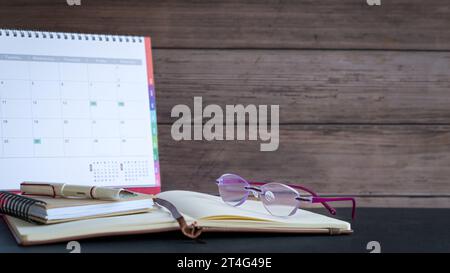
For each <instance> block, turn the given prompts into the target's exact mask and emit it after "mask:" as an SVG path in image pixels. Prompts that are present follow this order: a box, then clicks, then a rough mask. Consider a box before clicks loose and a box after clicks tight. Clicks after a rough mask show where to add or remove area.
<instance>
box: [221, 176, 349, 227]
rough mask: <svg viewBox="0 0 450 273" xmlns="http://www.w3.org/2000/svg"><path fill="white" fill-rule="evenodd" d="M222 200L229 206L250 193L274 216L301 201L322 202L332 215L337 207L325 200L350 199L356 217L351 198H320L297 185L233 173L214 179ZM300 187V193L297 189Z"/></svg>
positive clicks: (285, 213) (286, 213)
mask: <svg viewBox="0 0 450 273" xmlns="http://www.w3.org/2000/svg"><path fill="white" fill-rule="evenodd" d="M216 183H217V186H218V187H219V193H220V196H221V197H222V200H223V201H224V202H225V203H227V204H229V205H231V206H234V207H236V206H240V205H242V204H243V203H244V202H245V201H246V200H247V199H248V197H249V195H250V194H252V195H253V196H254V197H255V198H259V199H260V200H261V201H262V203H263V205H264V207H265V208H266V210H267V211H268V212H270V214H272V215H274V216H291V215H294V214H295V213H296V212H297V210H298V209H299V208H300V204H301V202H308V203H321V204H322V205H323V206H324V207H325V208H326V209H327V210H328V211H329V212H330V213H331V214H332V215H335V214H336V210H335V209H334V208H333V207H331V206H330V205H329V204H328V202H336V201H351V202H352V219H353V218H355V209H356V201H355V199H354V198H352V197H319V196H318V195H317V194H316V193H315V192H313V191H312V190H309V189H307V188H305V187H302V186H298V185H285V184H281V183H276V182H271V183H261V182H247V181H246V180H245V179H244V178H242V177H240V176H238V175H235V174H224V175H222V176H221V177H219V178H218V179H217V180H216ZM297 189H298V190H301V191H302V193H305V194H300V192H299V191H298V190H297Z"/></svg>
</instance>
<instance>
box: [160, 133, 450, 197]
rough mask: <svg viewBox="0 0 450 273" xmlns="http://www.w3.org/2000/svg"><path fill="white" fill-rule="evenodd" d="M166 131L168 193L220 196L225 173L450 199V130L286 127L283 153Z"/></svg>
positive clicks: (323, 188)
mask: <svg viewBox="0 0 450 273" xmlns="http://www.w3.org/2000/svg"><path fill="white" fill-rule="evenodd" d="M170 127H171V126H169V125H160V126H159V137H160V160H161V170H162V183H163V188H164V189H165V190H169V189H187V190H199V191H204V192H210V193H215V192H216V191H217V189H216V185H215V184H214V181H215V179H216V178H217V177H219V176H220V175H222V174H223V173H236V174H240V175H241V176H243V177H245V178H248V179H253V180H256V181H258V180H276V181H282V182H292V183H295V182H297V183H299V182H300V183H302V184H304V185H308V186H311V188H314V189H316V190H317V191H318V192H320V193H345V194H357V195H361V194H364V195H369V196H370V195H371V194H387V195H389V194H403V195H408V194H447V195H449V194H450V184H449V183H448V177H450V169H449V168H448V166H449V164H450V126H351V125H345V126H330V125H327V126H317V125H314V126H312V125H309V126H306V125H303V126H302V125H288V126H281V128H280V147H279V149H278V150H277V151H276V152H260V151H259V142H257V141H253V142H249V141H213V142H207V141H181V142H176V141H173V140H172V139H171V135H170Z"/></svg>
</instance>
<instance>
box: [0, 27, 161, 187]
mask: <svg viewBox="0 0 450 273" xmlns="http://www.w3.org/2000/svg"><path fill="white" fill-rule="evenodd" d="M0 123H1V126H0V140H1V143H0V188H1V189H18V188H19V185H20V183H21V182H23V181H38V182H62V183H71V184H80V185H97V186H128V187H141V186H148V187H150V188H152V189H154V190H155V192H157V191H159V187H160V176H159V163H158V148H157V126H156V110H155V94H154V84H153V68H152V56H151V45H150V38H146V37H130V36H110V35H88V34H76V33H52V32H34V31H15V30H0Z"/></svg>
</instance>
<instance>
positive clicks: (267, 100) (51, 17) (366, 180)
mask: <svg viewBox="0 0 450 273" xmlns="http://www.w3.org/2000/svg"><path fill="white" fill-rule="evenodd" d="M449 26H450V3H449V2H448V1H446V0H429V1H421V0H382V6H380V7H370V6H368V5H367V4H366V2H365V0H340V1H327V0H304V1H279V0H278V1H275V0H273V1H272V0H253V1H224V0H221V1H219V0H217V1H214V0H211V1H181V0H177V1H142V0H140V1H138V0H129V1H125V0H122V1H119V0H116V1H112V0H110V1H107V0H96V1H87V0H82V5H81V6H79V7H69V6H67V4H66V3H65V1H64V0H16V1H8V0H0V27H3V28H22V29H38V30H51V31H73V32H87V33H111V34H131V35H149V36H151V37H152V41H153V46H154V66H155V77H156V90H157V97H158V98H157V105H158V106H157V107H158V109H157V110H158V123H159V132H160V135H159V145H160V159H161V169H162V180H163V188H164V189H165V190H169V189H191V190H198V191H204V192H211V193H216V189H215V186H214V184H213V181H214V179H215V178H216V177H217V176H220V175H221V174H222V173H225V172H235V173H238V174H241V175H242V176H244V177H247V178H252V179H257V180H268V181H270V180H280V181H290V182H298V183H303V184H305V185H308V186H310V187H312V188H315V189H317V190H318V191H319V192H320V193H323V194H354V195H357V196H360V198H359V201H360V204H362V205H366V206H405V207H410V206H414V207H450V182H449V176H450V170H449V166H450V90H449V87H450V73H449V72H450V51H449V50H450V28H449ZM193 96H202V97H203V102H204V104H207V103H215V104H219V105H222V106H223V105H225V104H244V105H246V104H279V105H280V123H281V126H280V147H279V149H278V151H276V152H266V153H262V152H259V144H260V143H259V142H248V141H247V142H242V141H236V142H232V141H227V142H207V141H183V142H176V141H174V140H172V138H171V136H170V128H171V124H172V122H173V121H174V119H173V118H170V111H171V109H172V107H173V106H175V105H177V104H187V105H192V99H193Z"/></svg>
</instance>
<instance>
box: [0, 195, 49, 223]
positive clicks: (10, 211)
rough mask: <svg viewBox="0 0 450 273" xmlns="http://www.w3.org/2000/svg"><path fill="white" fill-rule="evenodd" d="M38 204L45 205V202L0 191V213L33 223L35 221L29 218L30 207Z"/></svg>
mask: <svg viewBox="0 0 450 273" xmlns="http://www.w3.org/2000/svg"><path fill="white" fill-rule="evenodd" d="M38 204H42V205H45V204H46V203H45V202H43V201H39V200H36V199H33V198H29V197H26V196H22V195H17V194H14V193H10V192H5V191H0V214H6V215H10V216H14V217H17V218H20V219H22V220H25V221H28V222H33V223H35V222H36V221H34V220H33V219H32V218H31V215H30V209H31V207H33V206H34V205H38Z"/></svg>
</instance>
